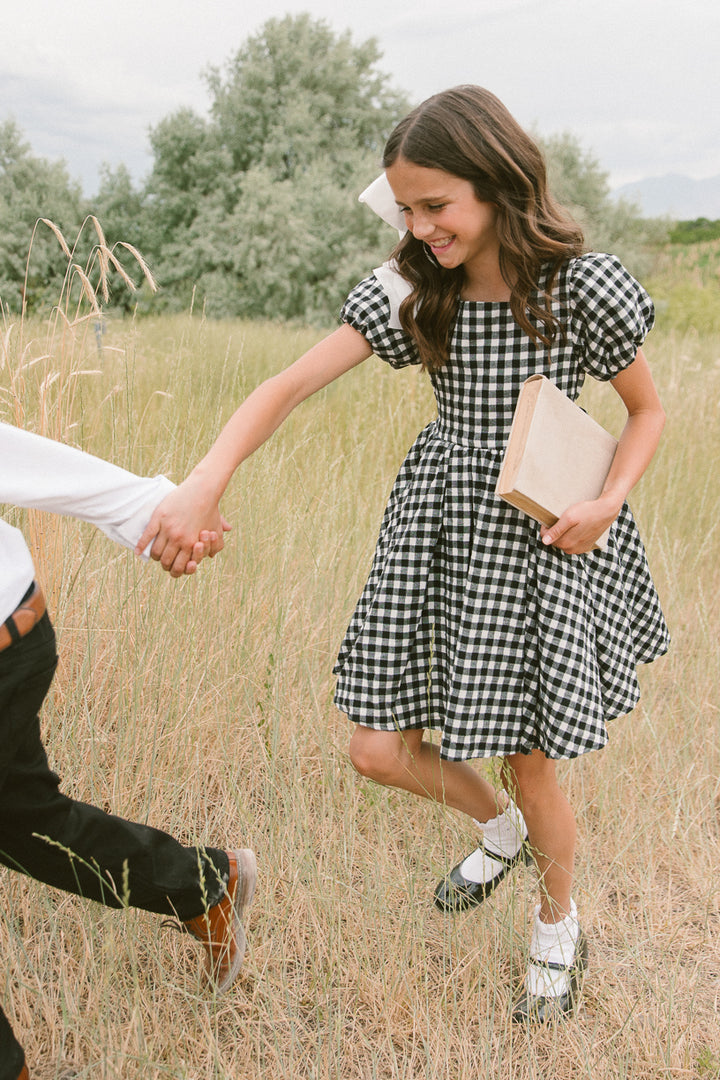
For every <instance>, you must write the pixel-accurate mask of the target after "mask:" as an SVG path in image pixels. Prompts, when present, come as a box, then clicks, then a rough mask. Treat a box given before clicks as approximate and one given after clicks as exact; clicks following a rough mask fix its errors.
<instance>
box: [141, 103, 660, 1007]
mask: <svg viewBox="0 0 720 1080" xmlns="http://www.w3.org/2000/svg"><path fill="white" fill-rule="evenodd" d="M383 164H384V167H385V177H384V178H380V180H379V181H377V182H376V184H375V185H373V186H371V188H370V189H368V192H366V193H364V196H363V198H364V199H365V201H368V202H369V203H370V204H371V205H372V206H377V207H378V208H379V210H380V212H381V214H382V216H384V217H386V219H387V220H390V221H395V223H396V224H397V225H398V227H399V229H400V230H401V231H402V232H403V236H402V238H401V240H400V242H399V244H398V246H397V247H396V249H395V252H394V257H393V261H392V262H391V263H389V264H386V265H385V266H384V267H381V268H379V269H378V270H376V271H375V272H374V273H373V274H372V275H371V276H370V277H369V278H367V279H366V280H365V281H363V282H361V284H360V285H358V286H357V287H356V288H355V289H353V291H352V293H351V294H350V296H349V297H348V299H347V301H346V303H345V305H344V307H343V310H342V320H343V325H342V326H341V327H340V329H338V330H336V331H335V333H333V334H331V335H330V336H329V337H328V338H326V339H325V340H324V341H322V342H321V343H320V344H318V345H316V346H315V347H314V348H313V349H311V350H310V351H309V352H308V353H306V354H305V355H304V356H303V357H301V358H300V359H299V360H298V361H296V362H295V363H294V364H293V365H292V366H291V367H289V368H288V369H287V370H286V371H284V372H282V373H281V374H279V375H277V376H275V377H274V378H271V379H269V380H267V381H266V382H265V383H263V384H262V385H261V386H260V387H259V388H258V389H257V390H255V391H254V392H253V393H252V394H251V395H250V397H249V398H248V399H247V400H246V401H245V403H244V404H243V405H241V407H240V408H239V409H238V410H237V412H236V413H235V414H234V416H233V417H232V418H231V420H230V421H229V423H228V424H227V426H226V427H225V429H224V430H223V431H222V433H221V434H220V436H219V438H218V440H217V442H216V443H215V445H214V446H213V447H212V449H211V450H210V452H209V453H208V454H207V456H206V457H205V458H204V459H203V460H202V461H201V462H200V463H199V465H198V466H197V467H196V468H195V469H194V470H193V472H192V473H191V474H190V476H189V477H188V479H187V480H186V481H185V483H184V484H183V485H181V488H180V489H179V492H177V493H175V494H174V495H171V496H170V499H169V500H166V501H165V503H164V507H163V512H162V513H161V514H160V515H157V514H156V516H155V517H154V518H153V520H152V521H151V522H150V525H149V527H148V530H147V531H146V534H145V535H144V537H143V538H142V540H141V541H140V543H141V544H142V543H143V542H149V541H150V540H151V539H152V536H153V535H154V534H155V533H158V536H157V539H156V540H155V543H154V545H153V548H152V554H153V557H154V558H156V559H160V561H161V562H162V564H163V566H164V567H165V568H166V569H169V570H170V571H171V573H174V574H179V573H181V572H182V570H183V568H184V564H185V559H186V557H187V553H188V551H189V550H190V544H191V542H192V541H193V540H194V539H195V538H196V537H197V535H198V534H199V531H200V529H201V528H209V529H213V530H215V532H216V533H217V534H218V536H219V537H222V530H223V525H222V519H221V518H220V516H219V511H218V508H217V506H218V500H219V498H220V496H221V495H222V493H223V491H224V490H225V487H226V485H227V483H228V481H229V479H230V477H231V475H232V473H233V471H234V470H235V468H236V467H237V465H238V464H239V463H240V462H241V461H243V460H244V459H245V458H246V457H247V456H248V455H249V454H250V453H252V451H253V450H255V449H256V447H257V446H259V445H260V444H261V443H262V442H263V441H264V440H265V439H266V438H267V437H268V436H269V435H270V434H271V433H272V432H273V431H274V430H275V429H276V428H277V427H278V426H279V425H280V423H281V422H282V421H283V420H284V419H285V417H286V416H287V415H288V414H289V413H290V411H291V410H292V409H293V408H294V407H295V406H296V405H297V404H299V402H301V401H303V400H304V399H305V398H307V397H308V396H309V395H311V394H313V393H314V392H315V391H316V390H319V389H320V388H321V387H323V386H325V385H326V384H328V383H330V382H331V381H332V380H333V379H336V378H338V376H340V375H341V374H343V373H344V372H345V371H348V370H349V369H350V368H352V367H354V366H355V365H356V364H359V363H361V362H362V361H364V360H366V359H367V358H368V357H369V356H370V354H371V353H373V352H374V353H375V354H376V355H377V356H379V357H380V358H381V359H382V360H385V361H386V362H387V363H389V364H391V365H392V366H393V367H402V366H404V365H406V364H422V365H423V366H424V367H425V368H426V369H427V370H428V373H429V376H430V379H431V380H432V384H433V387H434V390H435V394H436V398H437V406H438V417H437V419H436V420H434V421H433V422H432V423H431V424H429V425H428V426H427V427H426V428H425V430H424V431H423V432H422V433H421V434H420V435H419V437H418V439H417V440H416V442H415V444H414V446H413V447H412V449H411V450H410V452H409V454H408V456H407V458H406V460H405V462H404V464H403V466H402V468H401V470H400V473H399V475H398V478H397V480H396V483H395V485H394V487H393V490H392V493H391V495H390V499H389V503H388V506H387V509H386V513H385V516H384V519H383V523H382V527H381V531H380V537H379V540H378V545H377V550H376V554H375V559H374V562H373V565H372V568H371V571H370V576H369V579H368V582H367V585H366V587H365V589H364V591H363V594H362V596H361V598H360V601H359V603H358V606H357V609H356V611H355V614H354V616H353V618H352V621H351V623H350V626H349V629H348V632H347V635H346V637H345V640H344V641H343V643H342V646H341V650H340V655H339V658H338V661H337V665H336V668H335V671H336V673H337V676H338V682H337V691H336V702H337V704H338V706H339V707H340V709H342V710H343V711H344V712H346V713H347V715H348V716H349V718H350V719H351V720H352V721H354V723H355V725H356V727H355V731H354V734H353V736H352V740H351V743H350V756H351V759H352V762H353V764H354V766H355V768H356V769H357V770H358V771H359V772H360V773H361V774H362V775H364V776H367V777H370V778H372V779H373V780H376V781H377V782H379V783H381V784H388V785H392V786H394V787H399V788H404V789H405V790H407V791H411V792H413V793H414V794H416V795H421V796H424V797H427V798H431V799H436V800H439V801H441V802H443V803H445V804H446V805H448V806H451V807H454V808H456V809H458V810H461V811H463V812H464V813H466V814H468V815H469V816H470V817H472V818H473V819H474V820H475V822H476V824H477V825H478V827H479V830H480V834H481V836H480V842H479V845H478V847H477V849H476V850H475V851H473V852H472V853H471V854H470V855H469V856H468V857H467V858H466V859H464V860H463V861H462V862H461V863H459V864H458V866H456V867H455V868H454V869H453V870H452V872H451V873H450V875H449V876H448V877H447V878H446V880H445V881H443V882H441V883H440V884H439V885H438V887H437V889H436V891H435V901H436V903H437V904H438V906H439V907H440V908H441V909H443V910H445V911H455V910H458V909H460V908H463V907H466V906H468V905H470V904H477V903H480V902H481V901H482V900H484V899H485V898H486V897H487V896H489V895H490V894H491V892H492V891H493V889H494V888H495V887H496V886H497V885H498V883H499V882H500V881H501V879H502V878H503V877H504V876H505V875H506V874H507V872H508V870H509V869H510V868H511V867H512V866H513V865H515V864H516V863H518V862H520V861H521V860H524V859H526V858H527V857H529V855H530V853H532V857H533V859H534V861H535V863H536V865H537V869H538V874H539V881H540V903H539V906H538V908H537V909H536V913H535V921H534V926H533V931H532V938H531V943H530V951H529V963H528V974H527V980H526V986H525V990H524V992H523V994H522V996H521V998H520V999H519V1000H518V1002H517V1003H516V1005H515V1007H514V1010H513V1016H514V1018H515V1019H516V1020H518V1021H522V1022H525V1021H529V1020H540V1021H543V1020H547V1019H551V1018H553V1017H555V1016H558V1015H562V1014H564V1013H569V1012H571V1011H572V1010H573V1007H574V1004H575V999H576V995H577V989H578V986H579V983H580V979H581V976H582V973H583V968H584V966H585V959H586V943H585V939H584V937H583V934H582V932H581V930H580V927H579V923H578V918H577V910H576V907H575V904H574V902H573V900H572V898H571V886H572V876H573V859H574V852H575V822H574V818H573V813H572V810H571V808H570V805H569V804H568V802H567V800H566V798H565V796H564V795H563V793H562V791H561V790H560V788H559V786H558V783H557V780H556V775H555V761H556V760H557V759H565V758H573V757H576V756H577V755H579V754H583V753H586V752H587V751H589V750H594V749H599V748H600V747H602V746H603V745H604V744H605V742H606V741H607V731H606V722H607V721H608V720H610V719H612V718H613V717H617V716H619V715H621V714H623V713H627V712H629V711H630V710H631V709H632V708H633V707H634V705H635V704H636V703H637V700H638V696H639V693H638V684H637V679H636V675H635V667H636V664H637V663H638V662H643V663H647V662H649V661H651V660H653V659H654V658H655V657H657V656H659V655H661V654H662V653H664V652H665V651H666V649H667V645H668V635H667V628H666V626H665V622H664V620H663V616H662V613H661V610H660V606H659V603H658V599H657V596H656V593H655V589H654V586H653V583H652V580H651V577H650V574H649V571H648V567H647V563H646V561H645V555H644V551H643V547H642V544H641V541H640V538H639V536H638V533H637V530H636V527H635V524H634V521H633V518H632V516H631V513H630V510H629V509H628V507H627V505H626V503H625V498H626V496H627V494H628V492H629V491H630V489H631V488H632V487H633V485H634V484H635V483H636V482H637V480H638V479H639V478H640V476H642V474H643V472H644V471H645V469H646V467H647V465H648V463H649V461H650V459H651V458H652V455H653V453H654V451H655V449H656V447H657V444H658V440H659V437H660V433H661V430H662V427H663V422H664V414H663V410H662V407H661V405H660V402H659V400H658V397H657V394H656V391H655V388H654V385H653V381H652V378H651V375H650V372H649V369H648V365H647V362H646V360H645V358H644V356H643V354H642V352H641V350H640V345H641V343H642V341H643V339H644V337H645V334H646V332H647V331H648V330H649V329H650V327H651V325H652V322H653V308H652V303H651V301H650V299H649V297H648V296H647V295H646V293H645V292H644V291H643V289H642V288H641V287H640V285H638V283H637V282H636V281H634V280H633V278H631V277H630V275H629V274H628V273H627V272H626V271H625V270H624V268H623V267H622V266H621V265H620V263H619V262H618V261H617V260H616V259H615V258H614V257H612V256H608V255H598V254H582V236H581V232H580V230H579V229H578V227H577V226H576V225H575V224H574V223H572V222H571V221H570V220H568V219H567V217H566V216H565V215H564V214H563V213H562V211H561V210H560V209H559V208H558V206H557V205H556V204H555V202H554V201H553V199H552V198H551V196H550V195H549V193H548V191H547V188H546V179H545V168H544V164H543V160H542V157H541V154H540V152H539V151H538V149H537V147H536V146H535V144H534V143H533V141H532V140H531V139H530V138H529V137H528V136H527V135H526V134H525V133H524V132H523V131H522V129H521V128H520V127H519V126H518V125H517V123H516V122H515V121H514V120H513V118H512V117H511V116H510V115H509V114H508V112H507V110H506V109H505V108H504V106H503V105H502V104H501V103H500V102H499V101H498V100H497V99H496V98H495V97H494V96H493V95H492V94H490V93H488V92H487V91H486V90H482V89H480V88H478V87H473V86H461V87H458V88H456V89H453V90H449V91H446V92H445V93H441V94H438V95H436V96H434V97H432V98H430V99H429V100H428V101H426V102H425V103H424V104H422V105H420V106H419V107H418V108H417V109H415V110H414V112H412V113H411V114H410V115H409V116H408V117H406V119H405V120H403V121H402V122H401V123H400V124H399V125H398V127H397V128H396V129H395V131H394V132H393V133H392V135H391V136H390V139H389V140H388V143H387V146H386V149H385V155H384V162H383ZM388 183H389V189H390V190H391V192H392V200H391V204H392V205H391V207H390V209H389V212H388V206H387V204H386V203H385V204H383V201H382V197H383V191H385V193H387V191H388V188H387V184H388ZM536 372H542V373H545V374H547V375H548V376H549V377H550V378H551V379H552V380H553V381H554V382H555V383H556V384H557V385H558V386H559V387H560V388H561V389H562V390H563V391H565V393H566V394H568V395H569V396H570V397H571V398H573V399H574V398H576V397H577V395H578V393H579V391H580V388H581V386H582V383H583V380H584V378H585V376H586V374H590V375H592V376H593V377H595V378H597V379H603V380H610V381H611V382H612V385H613V387H614V388H615V390H616V391H617V393H618V394H619V395H620V397H621V399H622V401H623V403H624V405H625V407H626V409H627V413H628V419H627V424H626V426H625V428H624V431H623V433H622V436H621V439H620V443H619V448H618V451H617V455H616V457H615V460H614V463H613V466H612V469H611V471H610V474H609V476H608V478H607V482H606V484H605V487H604V490H603V492H602V494H601V495H600V497H599V498H598V499H596V500H593V501H590V502H584V503H581V504H578V505H575V506H573V507H571V508H570V509H569V510H568V511H567V512H566V513H565V514H563V516H562V517H561V518H560V520H559V521H558V522H557V524H556V525H555V526H553V527H552V528H550V529H547V528H540V527H538V526H536V525H535V524H534V523H533V522H532V521H531V520H530V519H529V518H527V517H526V516H524V515H523V514H522V513H520V512H519V511H517V510H515V509H513V508H512V507H510V506H508V505H506V504H504V503H503V502H501V501H499V500H498V499H497V498H496V496H495V494H494V489H495V483H496V480H497V475H498V470H499V464H500V460H501V457H502V451H503V448H504V445H505V443H506V440H507V437H508V433H509V430H510V423H511V420H512V416H513V410H514V406H515V403H516V400H517V396H518V393H519V391H520V387H521V384H522V382H523V381H524V380H525V379H526V378H527V377H528V376H530V375H532V374H534V373H536ZM173 501H174V504H175V505H174V507H173ZM611 524H612V530H611V539H610V543H609V546H608V549H607V550H606V551H603V552H600V551H593V544H594V541H595V540H596V539H597V538H598V537H599V536H600V535H601V534H602V533H603V531H604V530H605V529H606V528H607V527H608V526H609V525H611ZM220 545H221V541H219V544H218V546H220ZM431 728H435V729H437V730H438V732H439V744H438V745H434V744H433V743H431V742H430V741H429V740H428V739H426V738H425V730H426V729H431ZM478 757H500V758H501V759H502V762H503V765H502V777H503V786H504V791H500V792H498V791H495V790H494V788H493V787H492V786H491V785H490V784H489V783H488V782H487V781H486V780H485V779H483V778H482V777H481V776H479V775H478V773H477V772H476V771H475V769H474V768H473V767H472V766H471V765H470V764H469V763H468V759H472V758H478Z"/></svg>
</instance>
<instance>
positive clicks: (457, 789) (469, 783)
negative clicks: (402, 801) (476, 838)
mask: <svg viewBox="0 0 720 1080" xmlns="http://www.w3.org/2000/svg"><path fill="white" fill-rule="evenodd" d="M423 734H424V733H423V731H422V730H411V731H378V730H376V729H375V728H367V727H362V726H360V725H358V726H356V728H355V731H354V733H353V736H352V739H351V740H350V760H351V761H352V763H353V765H354V766H355V768H356V769H357V771H358V772H359V773H360V774H361V775H362V776H367V777H368V778H369V779H370V780H375V781H376V782H377V783H378V784H384V785H385V786H387V787H396V788H401V789H402V790H404V791H410V792H412V793H413V794H414V795H421V796H423V797H424V798H426V799H434V800H435V801H436V802H439V803H443V804H444V805H446V806H451V807H453V808H454V809H455V810H461V811H462V812H463V813H465V814H468V815H469V816H470V817H472V818H476V819H477V820H478V821H488V820H489V819H490V818H493V817H495V816H496V814H499V813H500V812H501V811H502V810H504V809H505V805H506V799H505V796H504V795H503V793H501V792H500V793H499V792H497V791H496V790H495V788H494V787H493V786H492V784H489V783H488V781H487V780H485V779H483V777H482V776H480V775H479V774H478V773H477V772H476V771H475V769H474V768H473V767H472V766H471V765H469V764H468V763H467V762H464V761H444V760H442V758H441V757H440V754H439V752H438V749H437V747H435V746H433V745H432V744H431V743H427V742H425V741H424V740H423Z"/></svg>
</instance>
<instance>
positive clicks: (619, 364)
mask: <svg viewBox="0 0 720 1080" xmlns="http://www.w3.org/2000/svg"><path fill="white" fill-rule="evenodd" d="M570 294H571V302H572V306H573V311H574V319H573V321H574V323H575V326H576V332H577V335H578V345H579V362H580V367H581V368H582V370H583V371H585V372H587V374H588V375H591V376H592V377H593V378H595V379H600V380H603V381H606V380H608V379H614V378H615V376H616V375H618V374H619V373H620V372H621V371H623V370H624V369H625V368H627V367H629V366H630V364H632V362H633V360H634V359H635V356H636V354H637V350H638V349H639V348H640V346H641V345H642V343H643V341H644V340H645V337H646V336H647V334H648V332H649V331H650V330H651V328H652V325H653V323H654V321H655V309H654V307H653V302H652V300H651V299H650V297H649V296H648V294H647V293H646V292H645V290H644V289H643V287H642V285H640V284H639V282H637V281H636V280H635V278H634V277H632V275H631V274H629V273H628V271H627V270H626V269H625V267H624V266H623V265H622V263H621V262H620V261H619V259H617V258H616V257H615V256H614V255H601V254H596V253H592V254H590V255H583V256H581V257H580V258H578V259H574V260H573V261H572V263H571V266H570Z"/></svg>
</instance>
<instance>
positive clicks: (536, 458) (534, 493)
mask: <svg viewBox="0 0 720 1080" xmlns="http://www.w3.org/2000/svg"><path fill="white" fill-rule="evenodd" d="M616 449H617V439H616V438H615V437H614V436H613V435H611V434H610V433H609V432H608V431H606V430H605V428H603V427H601V425H600V424H598V423H597V422H596V421H595V420H593V419H592V417H591V416H588V414H587V413H586V412H583V410H582V409H581V408H580V406H579V405H576V404H575V403H574V402H573V401H571V400H570V398H569V397H567V395H566V394H564V393H563V392H562V390H559V389H558V387H557V386H555V384H554V383H552V382H551V381H550V380H549V379H548V378H546V377H545V376H544V375H531V376H530V378H529V379H527V380H526V381H525V382H524V383H523V386H522V389H521V391H520V396H519V398H518V402H517V406H516V408H515V414H514V417H513V423H512V428H511V430H510V437H509V439H508V444H507V447H506V450H505V455H504V457H503V462H502V467H501V471H500V476H499V479H498V482H497V487H496V489H495V490H496V494H497V495H499V496H500V498H502V499H504V500H505V501H506V502H509V503H510V504H511V505H512V506H515V507H517V509H518V510H522V511H524V513H526V514H529V516H530V517H532V518H534V520H535V521H539V522H541V523H542V524H543V525H554V524H555V522H556V521H557V520H558V518H559V517H560V515H561V514H562V513H564V511H565V510H567V508H568V507H569V506H573V505H574V504H575V503H577V502H583V501H585V500H586V499H596V498H597V497H598V495H600V493H601V492H602V489H603V485H604V484H605V480H606V479H607V475H608V472H609V471H610V466H611V465H612V461H613V458H614V456H615V451H616ZM608 534H609V530H607V531H606V532H605V533H604V534H603V536H601V537H600V538H599V539H598V541H597V544H596V547H598V548H605V546H606V545H607V538H608Z"/></svg>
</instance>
